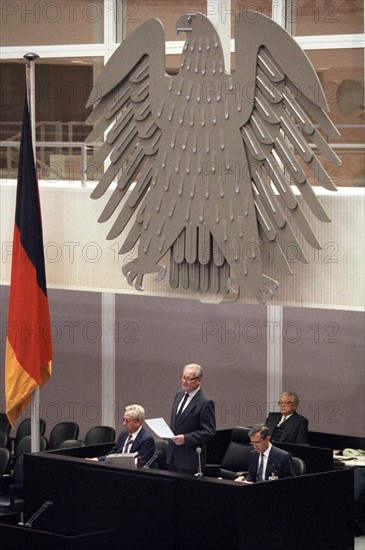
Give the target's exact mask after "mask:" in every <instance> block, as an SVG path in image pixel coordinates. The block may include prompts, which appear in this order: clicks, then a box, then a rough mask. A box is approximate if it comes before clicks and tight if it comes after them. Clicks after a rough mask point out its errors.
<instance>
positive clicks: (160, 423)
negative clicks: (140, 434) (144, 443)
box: [145, 418, 175, 439]
mask: <svg viewBox="0 0 365 550" xmlns="http://www.w3.org/2000/svg"><path fill="white" fill-rule="evenodd" d="M145 422H146V424H147V426H149V427H150V428H151V430H152V431H153V432H155V434H156V435H158V437H161V438H168V439H170V438H171V437H174V435H175V434H174V433H173V432H172V431H171V430H170V428H169V426H168V425H167V424H166V422H165V420H164V419H163V418H150V419H148V420H145Z"/></svg>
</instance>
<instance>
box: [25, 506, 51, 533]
mask: <svg viewBox="0 0 365 550" xmlns="http://www.w3.org/2000/svg"><path fill="white" fill-rule="evenodd" d="M50 506H53V502H52V501H51V500H46V502H43V504H42V506H41V507H40V508H39V510H37V511H36V513H35V514H34V515H33V516H32V517H31V518H30V519H28V521H27V523H25V524H24V527H32V525H33V522H34V520H36V519H37V518H38V517H39V516H40V515H41V514H43V512H44V511H45V510H47V508H49V507H50Z"/></svg>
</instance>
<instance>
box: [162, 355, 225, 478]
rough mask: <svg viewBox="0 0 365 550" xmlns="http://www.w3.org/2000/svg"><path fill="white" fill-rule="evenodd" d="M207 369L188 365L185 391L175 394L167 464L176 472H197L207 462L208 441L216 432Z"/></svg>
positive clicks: (182, 381)
mask: <svg viewBox="0 0 365 550" xmlns="http://www.w3.org/2000/svg"><path fill="white" fill-rule="evenodd" d="M202 378H203V369H202V367H201V366H200V365H197V364H194V363H193V364H190V365H186V366H185V367H184V370H183V374H182V376H181V387H182V391H180V392H178V393H177V394H176V396H175V399H174V402H173V405H172V411H171V424H170V426H171V430H172V431H173V432H174V434H175V436H174V437H172V438H171V439H170V440H169V445H168V449H167V460H166V461H167V464H168V465H169V469H170V470H172V471H174V472H181V473H185V474H195V473H198V471H199V456H200V460H201V465H202V468H203V469H204V466H205V461H206V442H207V441H208V440H209V439H211V438H212V437H213V436H214V434H215V430H216V428H215V410H214V402H213V401H212V400H211V399H210V398H209V397H208V396H207V395H205V393H204V392H203V390H202V389H201V383H202Z"/></svg>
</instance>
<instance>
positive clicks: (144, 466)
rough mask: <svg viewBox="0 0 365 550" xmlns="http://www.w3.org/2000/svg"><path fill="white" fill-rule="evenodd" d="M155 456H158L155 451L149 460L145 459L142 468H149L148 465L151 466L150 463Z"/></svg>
mask: <svg viewBox="0 0 365 550" xmlns="http://www.w3.org/2000/svg"><path fill="white" fill-rule="evenodd" d="M157 457H158V454H157V453H155V454H154V455H153V457H152V458H150V459H149V460H147V462H146V464H144V465H143V466H142V468H149V467H150V466H151V464H153V462H154V461H155V460H156V458H157Z"/></svg>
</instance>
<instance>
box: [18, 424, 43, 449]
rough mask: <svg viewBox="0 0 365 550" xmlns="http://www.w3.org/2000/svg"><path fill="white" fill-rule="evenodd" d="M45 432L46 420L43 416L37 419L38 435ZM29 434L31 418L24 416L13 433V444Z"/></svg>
mask: <svg viewBox="0 0 365 550" xmlns="http://www.w3.org/2000/svg"><path fill="white" fill-rule="evenodd" d="M45 432H46V421H45V420H43V418H40V419H39V435H44V434H45ZM30 434H31V420H30V418H25V419H24V420H22V421H21V422H20V424H19V426H18V427H17V430H16V433H15V438H14V439H15V445H17V444H18V443H19V441H20V440H21V439H23V438H24V437H26V436H27V435H30Z"/></svg>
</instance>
